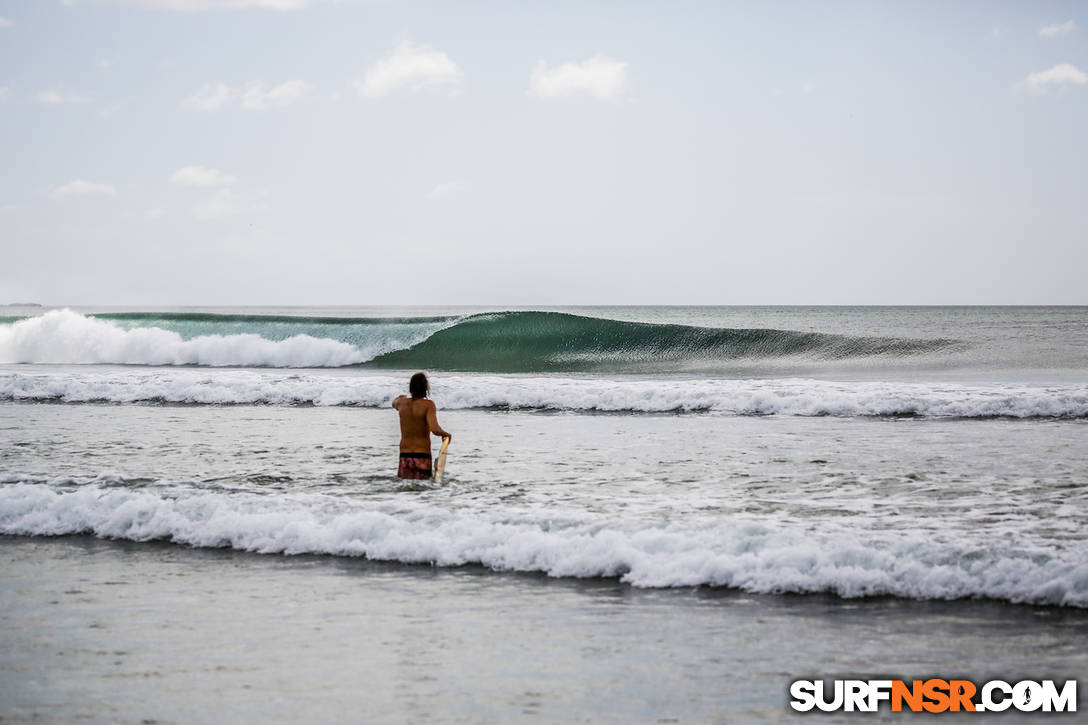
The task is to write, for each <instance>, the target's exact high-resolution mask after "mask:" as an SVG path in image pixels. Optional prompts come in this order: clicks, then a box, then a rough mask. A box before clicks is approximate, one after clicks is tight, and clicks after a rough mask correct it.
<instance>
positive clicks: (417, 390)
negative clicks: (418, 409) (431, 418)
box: [408, 373, 431, 399]
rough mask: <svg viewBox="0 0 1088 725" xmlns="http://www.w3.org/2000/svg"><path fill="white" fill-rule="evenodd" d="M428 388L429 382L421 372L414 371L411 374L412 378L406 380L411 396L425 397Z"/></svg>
mask: <svg viewBox="0 0 1088 725" xmlns="http://www.w3.org/2000/svg"><path fill="white" fill-rule="evenodd" d="M430 388H431V386H430V383H428V382H427V376H426V375H424V374H423V373H416V374H415V375H413V376H412V379H411V380H409V381H408V392H409V393H411V394H412V397H413V398H417V399H418V398H426V397H427V393H428V392H429V391H430Z"/></svg>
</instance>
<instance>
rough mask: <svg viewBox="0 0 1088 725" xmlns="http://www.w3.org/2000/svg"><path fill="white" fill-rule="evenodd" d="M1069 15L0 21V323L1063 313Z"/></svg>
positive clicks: (1082, 51) (1074, 138)
mask: <svg viewBox="0 0 1088 725" xmlns="http://www.w3.org/2000/svg"><path fill="white" fill-rule="evenodd" d="M1086 110H1088V5H1086V4H1085V3H1083V2H1018V3H1011V2H1010V3H1004V2H943V1H942V2H933V3H924V2H897V3H894V2H860V1H859V2H845V3H829V2H822V3H818V2H795V3H785V2H732V3H730V2H706V3H694V2H692V3H688V2H666V1H664V0H662V1H661V2H656V3H634V2H632V3H620V2H612V3H584V2H570V3H564V2H534V3H524V2H502V3H500V2H494V3H487V2H466V3H454V2H448V3H426V2H411V1H408V0H405V1H403V2H397V1H395V0H390V1H389V2H362V1H360V0H342V1H341V2H335V1H333V0H308V1H307V0H142V1H141V0H127V1H124V0H114V1H112V2H111V1H108V0H101V1H98V0H67V1H65V2H61V1H60V0H36V1H35V2H25V1H15V0H0V128H2V133H0V169H2V171H0V247H2V250H0V251H2V257H0V259H2V263H0V302H16V301H37V302H41V303H45V304H73V305H77V304H131V305H152V304H160V305H165V304H345V305H351V304H357V305H368V304H491V305H502V304H511V305H513V304H521V305H534V304H539V305H555V304H987V303H997V304H1086V303H1088V283H1086V281H1085V280H1086V271H1088V198H1086V197H1088V195H1086V190H1088V185H1086V183H1085V182H1086V176H1088V153H1086V151H1088V144H1086V140H1085V128H1088V114H1086Z"/></svg>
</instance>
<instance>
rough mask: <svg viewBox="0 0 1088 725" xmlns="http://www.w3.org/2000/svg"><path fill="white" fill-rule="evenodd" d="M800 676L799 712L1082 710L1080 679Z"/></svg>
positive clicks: (795, 702) (793, 688) (795, 694)
mask: <svg viewBox="0 0 1088 725" xmlns="http://www.w3.org/2000/svg"><path fill="white" fill-rule="evenodd" d="M824 685H825V683H824V681H823V680H794V681H793V682H792V683H790V697H792V698H793V699H792V700H790V707H792V708H793V709H794V710H797V711H799V712H808V711H810V710H813V709H817V710H822V711H824V712H834V711H836V710H842V711H845V712H876V711H877V710H879V709H881V707H882V706H884V705H888V706H890V707H891V710H892V712H902V711H903V710H907V711H910V712H1002V711H1004V710H1008V709H1009V708H1012V709H1014V710H1019V711H1020V712H1036V711H1042V712H1076V711H1077V681H1076V680H1066V681H1065V683H1063V684H1062V685H1061V687H1060V688H1059V686H1058V685H1057V684H1056V683H1055V682H1054V680H1041V681H1038V682H1036V681H1035V680H1021V681H1019V682H1015V683H1009V682H1005V681H1004V680H990V681H989V682H985V683H983V684H982V685H981V686H979V685H976V684H975V683H974V682H971V681H970V680H941V679H937V678H931V679H928V680H912V681H911V682H909V683H908V682H906V681H904V680H834V681H832V683H831V687H825V686H824Z"/></svg>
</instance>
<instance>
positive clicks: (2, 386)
mask: <svg viewBox="0 0 1088 725" xmlns="http://www.w3.org/2000/svg"><path fill="white" fill-rule="evenodd" d="M433 377H434V379H433V380H432V392H433V397H434V398H435V399H436V401H437V402H438V403H439V405H440V407H442V408H444V409H468V408H507V409H513V410H571V411H603V412H633V413H661V412H687V411H708V412H713V413H720V414H727V415H802V416H819V415H835V416H879V415H918V416H932V417H967V418H974V417H992V416H1008V417H1021V418H1022V417H1067V418H1070V417H1072V418H1075V417H1085V416H1088V386H1084V385H1069V384H1065V385H1049V386H1031V385H1014V384H1006V383H988V384H954V383H908V382H887V381H884V382H834V381H825V380H810V379H800V378H788V379H754V380H734V379H704V380H699V381H691V380H679V379H669V378H666V379H659V380H644V379H624V378H613V379H608V378H587V377H561V376H555V375H550V376H537V377H525V376H500V375H435V376H433ZM403 388H404V376H403V375H397V376H392V375H371V374H357V375H356V374H331V373H325V374H321V373H317V374H308V373H307V374H286V373H282V372H277V371H272V370H266V371H248V370H192V371H189V370H169V369H166V370H164V369H158V370H146V371H145V370H133V371H124V372H116V371H103V370H93V371H92V370H87V371H83V370H80V371H56V372H42V371H33V372H27V373H23V372H21V371H20V372H2V373H0V400H27V401H61V402H68V403H85V402H106V403H134V402H142V401H148V402H163V403H189V404H218V405H224V404H266V405H318V406H331V405H348V406H361V407H384V406H387V405H388V404H389V401H390V400H392V398H393V397H394V396H396V395H397V394H399V393H400V392H402V391H403Z"/></svg>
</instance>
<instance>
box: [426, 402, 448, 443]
mask: <svg viewBox="0 0 1088 725" xmlns="http://www.w3.org/2000/svg"><path fill="white" fill-rule="evenodd" d="M428 402H430V401H428ZM427 428H428V429H429V430H430V431H431V433H434V434H435V435H439V436H442V437H443V438H449V439H450V440H453V436H452V435H450V433H449V431H445V430H442V426H440V425H439V424H438V408H436V407H435V404H434V403H431V404H430V405H428V406H427Z"/></svg>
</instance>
